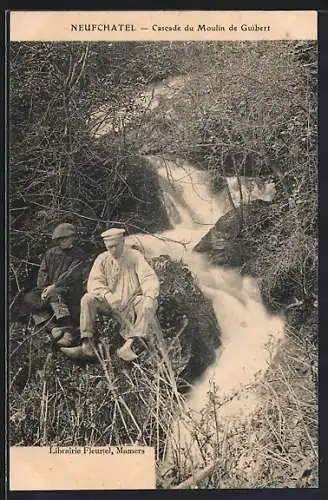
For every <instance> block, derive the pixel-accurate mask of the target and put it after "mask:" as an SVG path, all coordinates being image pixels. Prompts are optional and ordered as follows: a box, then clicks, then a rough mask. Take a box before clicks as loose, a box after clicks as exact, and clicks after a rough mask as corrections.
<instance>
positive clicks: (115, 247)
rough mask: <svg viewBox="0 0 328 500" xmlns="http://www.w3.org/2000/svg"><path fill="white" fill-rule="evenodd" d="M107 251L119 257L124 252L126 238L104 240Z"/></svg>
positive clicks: (115, 257) (116, 257)
mask: <svg viewBox="0 0 328 500" xmlns="http://www.w3.org/2000/svg"><path fill="white" fill-rule="evenodd" d="M104 243H105V247H106V249H107V251H108V252H109V253H110V254H111V255H112V256H113V257H114V259H119V258H120V257H121V255H122V253H123V248H124V238H123V237H122V238H117V239H115V240H104Z"/></svg>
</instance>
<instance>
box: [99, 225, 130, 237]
mask: <svg viewBox="0 0 328 500" xmlns="http://www.w3.org/2000/svg"><path fill="white" fill-rule="evenodd" d="M124 233H125V229H120V228H115V227H114V228H112V229H107V231H104V232H103V233H101V237H102V239H103V240H116V239H119V238H122V236H124Z"/></svg>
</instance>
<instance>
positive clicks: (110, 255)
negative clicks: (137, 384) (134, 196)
mask: <svg viewBox="0 0 328 500" xmlns="http://www.w3.org/2000/svg"><path fill="white" fill-rule="evenodd" d="M124 233H125V231H124V229H109V230H107V231H105V232H103V233H102V234H101V236H102V238H103V241H104V244H105V246H106V251H105V252H103V253H101V254H100V255H98V257H97V258H96V260H95V262H94V264H93V266H92V269H91V271H90V274H89V279H88V284H87V293H86V294H85V295H84V296H83V297H82V300H81V315H80V332H81V340H82V346H81V349H80V352H79V353H78V348H70V349H69V348H68V349H62V351H63V352H65V354H67V355H70V354H72V357H74V356H75V354H82V356H94V346H95V343H94V341H95V338H96V337H97V332H96V330H95V324H96V318H97V314H98V313H99V312H100V313H103V314H105V315H112V316H113V317H115V318H116V319H118V321H119V323H120V333H121V335H122V337H123V338H124V339H125V341H126V342H125V344H124V345H123V346H122V347H121V348H120V349H119V350H118V351H117V354H118V355H119V356H120V357H122V358H123V359H126V360H127V361H131V360H132V359H135V358H136V357H137V356H136V355H135V354H134V352H133V351H132V349H131V346H132V343H133V339H134V338H135V337H141V338H145V339H147V338H149V336H150V335H151V334H150V330H151V324H152V323H153V321H154V320H155V314H156V310H157V297H158V293H159V281H158V278H157V275H156V273H155V271H154V270H153V269H152V267H151V266H150V265H149V264H148V263H147V262H146V260H145V259H144V257H143V255H142V254H141V253H140V252H138V251H137V250H134V249H132V248H130V247H128V246H126V245H125V240H124Z"/></svg>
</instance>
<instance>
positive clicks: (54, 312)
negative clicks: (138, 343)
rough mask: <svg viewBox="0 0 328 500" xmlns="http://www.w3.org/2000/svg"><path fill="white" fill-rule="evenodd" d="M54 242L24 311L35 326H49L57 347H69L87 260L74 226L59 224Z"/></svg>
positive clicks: (46, 254)
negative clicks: (78, 242) (77, 240)
mask: <svg viewBox="0 0 328 500" xmlns="http://www.w3.org/2000/svg"><path fill="white" fill-rule="evenodd" d="M52 240H53V241H54V242H55V246H53V247H52V248H50V249H49V250H48V251H47V252H46V253H45V255H44V257H43V259H42V262H41V266H40V269H39V272H38V277H37V287H36V288H34V289H33V290H31V291H30V292H28V293H27V294H26V295H25V297H24V299H23V308H24V307H25V310H26V311H28V312H29V313H32V316H33V319H34V322H35V325H36V326H38V327H40V326H42V325H45V326H47V327H48V328H49V329H50V331H51V334H52V336H53V338H54V340H56V341H57V344H58V345H60V346H65V347H66V346H67V347H68V346H70V345H72V344H73V342H74V339H75V337H74V327H76V326H78V324H79V313H80V300H81V297H82V295H83V267H84V266H83V264H84V258H83V253H82V251H81V250H80V249H79V248H78V247H77V246H76V243H75V241H76V229H75V227H74V226H73V225H72V224H68V223H63V224H59V226H57V227H56V228H55V230H54V232H53V235H52Z"/></svg>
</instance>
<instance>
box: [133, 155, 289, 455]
mask: <svg viewBox="0 0 328 500" xmlns="http://www.w3.org/2000/svg"><path fill="white" fill-rule="evenodd" d="M148 159H149V161H150V162H151V164H152V165H153V166H154V168H156V170H157V173H158V176H159V182H160V186H161V190H162V194H163V200H164V203H165V206H166V209H167V213H168V216H169V218H170V222H171V224H172V227H173V229H171V230H168V231H164V232H162V233H158V234H154V235H140V234H139V235H133V236H129V237H128V238H127V243H128V244H131V245H132V244H134V245H137V246H138V247H139V248H140V250H141V251H143V253H144V254H145V255H146V256H148V257H157V256H159V255H168V256H170V258H172V259H174V260H181V261H182V262H183V263H184V264H187V265H188V267H189V269H190V270H191V272H192V274H193V276H194V278H195V279H196V280H197V283H198V285H199V287H200V289H201V290H202V292H203V293H204V295H205V296H206V297H208V298H209V299H211V301H212V304H213V308H214V311H215V313H216V316H217V319H218V323H219V326H220V329H221V346H220V347H219V349H218V351H217V353H216V361H215V362H214V364H213V365H212V366H210V367H209V368H208V369H207V370H206V372H205V373H204V374H203V376H202V378H201V380H199V381H198V382H196V383H195V385H194V388H193V390H192V391H191V394H190V396H189V398H188V400H187V401H186V407H187V408H189V409H190V410H192V411H193V412H194V414H195V415H197V414H199V412H200V411H201V410H202V408H203V407H204V405H205V404H206V401H207V398H208V395H207V393H208V391H209V388H210V385H211V384H213V383H215V386H216V388H217V391H218V393H219V394H220V397H222V398H227V399H228V398H230V399H231V401H230V403H229V404H226V405H222V406H221V407H220V408H219V409H218V416H219V417H220V418H221V419H223V418H225V417H229V418H231V417H232V416H238V415H240V414H243V415H244V416H246V415H247V414H248V413H249V412H250V411H252V408H254V405H255V406H256V404H257V401H256V397H255V396H254V394H250V393H247V391H246V392H244V396H243V397H241V396H240V394H239V396H238V398H235V399H234V398H233V395H234V394H238V392H239V393H240V391H241V390H242V389H243V388H246V387H247V386H249V385H251V384H252V383H254V381H255V380H256V377H261V376H263V374H264V372H265V370H266V369H267V368H268V366H269V364H270V361H271V359H272V357H273V356H274V354H275V352H276V351H277V348H278V346H279V344H280V342H281V340H282V339H283V337H284V321H283V319H282V318H281V317H279V316H273V315H271V314H269V313H268V312H267V311H266V309H265V307H264V305H263V304H262V301H261V296H260V292H259V290H258V286H257V282H256V280H255V279H253V278H250V277H245V276H242V275H241V274H240V273H239V272H238V271H237V270H233V269H224V268H220V267H217V266H213V265H211V264H210V263H209V262H208V260H207V258H206V256H204V255H202V254H199V253H197V252H193V251H192V248H193V247H194V246H195V245H196V244H197V243H198V241H199V240H200V239H201V238H202V237H203V236H204V235H205V234H206V233H207V232H208V231H209V230H210V229H211V228H212V227H213V226H214V224H215V223H216V221H217V220H218V219H219V218H220V217H221V216H222V215H223V214H224V213H226V212H227V210H228V209H229V201H228V197H227V193H226V192H225V191H222V192H221V193H219V194H213V192H212V191H211V189H210V179H209V174H208V172H205V171H200V170H197V169H196V168H195V167H193V166H192V165H190V164H188V163H186V162H185V161H181V160H180V161H178V160H176V161H172V160H165V159H163V158H161V157H156V156H150V157H148ZM228 185H229V188H230V193H231V196H232V198H233V199H234V202H235V203H238V201H240V198H238V197H239V196H240V194H239V193H240V192H239V186H238V183H237V182H236V180H235V179H233V178H232V179H230V180H229V184H228ZM242 191H243V198H244V199H248V200H253V199H263V200H266V201H270V199H272V197H273V195H274V191H275V190H274V186H273V185H272V184H268V185H265V186H263V185H262V187H260V186H259V185H258V184H257V183H256V182H254V181H252V182H250V181H249V180H248V179H242ZM246 194H247V196H245V195H246ZM251 403H252V404H251ZM174 432H175V434H176V436H177V435H178V434H179V440H180V445H183V446H189V447H190V446H191V435H190V433H189V431H188V430H187V427H186V426H184V424H183V419H182V420H181V421H178V422H177V423H176V429H175V431H174ZM181 443H182V444H181Z"/></svg>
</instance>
